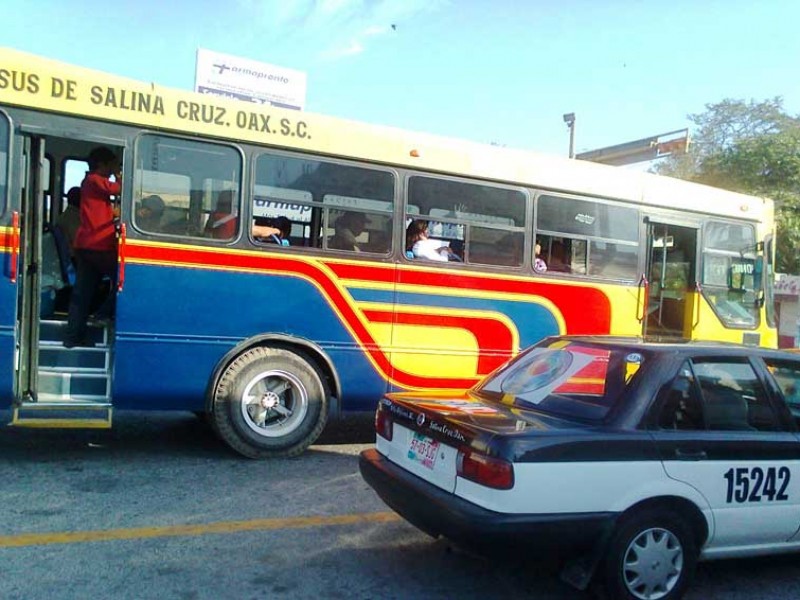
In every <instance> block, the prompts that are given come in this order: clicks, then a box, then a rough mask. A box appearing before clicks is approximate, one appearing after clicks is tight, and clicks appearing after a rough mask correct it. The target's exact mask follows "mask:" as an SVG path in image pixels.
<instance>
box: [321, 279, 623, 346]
mask: <svg viewBox="0 0 800 600" xmlns="http://www.w3.org/2000/svg"><path fill="white" fill-rule="evenodd" d="M329 266H330V268H331V269H332V270H333V271H334V272H335V273H336V274H337V275H338V276H339V277H341V278H343V279H351V280H361V281H374V282H380V283H394V273H393V270H392V269H389V268H386V267H382V268H381V267H376V266H373V265H353V264H331V265H329ZM397 283H398V284H402V285H415V286H420V287H423V288H426V289H433V290H451V289H465V290H480V291H483V292H492V293H501V294H521V295H524V296H540V297H542V298H546V299H547V300H550V302H552V303H553V304H554V305H555V306H557V307H558V310H559V311H561V314H562V315H563V316H564V321H565V322H566V327H567V331H566V333H568V334H571V335H580V334H603V333H610V332H611V303H610V302H609V300H608V296H606V295H605V294H604V293H603V292H602V291H601V290H599V289H597V288H593V287H589V285H588V284H587V285H583V286H579V285H574V286H573V285H565V284H560V283H555V282H547V283H542V282H539V281H519V280H511V279H503V278H502V277H491V276H476V275H468V274H466V273H461V272H459V271H458V270H456V269H451V270H443V269H442V270H436V271H433V270H430V271H428V270H418V269H398V270H397Z"/></svg>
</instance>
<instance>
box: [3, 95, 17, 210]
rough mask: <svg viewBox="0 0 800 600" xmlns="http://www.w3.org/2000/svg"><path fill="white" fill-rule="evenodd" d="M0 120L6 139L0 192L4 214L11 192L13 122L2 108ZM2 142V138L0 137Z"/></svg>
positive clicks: (7, 207)
mask: <svg viewBox="0 0 800 600" xmlns="http://www.w3.org/2000/svg"><path fill="white" fill-rule="evenodd" d="M0 121H2V122H3V123H4V125H5V126H6V127H7V131H6V134H7V139H6V140H5V141H6V143H5V148H3V149H4V150H5V153H6V164H5V182H4V185H3V187H2V189H3V193H0V216H4V215H5V214H6V212H7V211H8V209H9V206H10V204H9V198H10V197H11V196H10V192H11V152H12V148H13V143H14V123H13V122H12V120H11V116H10V115H9V114H8V113H7V112H6V111H4V110H0ZM0 142H2V139H0Z"/></svg>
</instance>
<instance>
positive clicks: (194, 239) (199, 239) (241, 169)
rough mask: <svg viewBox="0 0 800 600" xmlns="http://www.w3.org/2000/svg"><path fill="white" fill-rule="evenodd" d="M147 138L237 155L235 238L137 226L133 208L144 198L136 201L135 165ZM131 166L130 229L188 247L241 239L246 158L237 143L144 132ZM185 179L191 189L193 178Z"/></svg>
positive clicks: (137, 178) (137, 175)
mask: <svg viewBox="0 0 800 600" xmlns="http://www.w3.org/2000/svg"><path fill="white" fill-rule="evenodd" d="M147 137H153V138H162V139H163V138H168V139H171V140H178V141H180V142H188V143H190V144H198V145H207V146H214V147H218V148H228V149H231V150H233V151H234V153H235V154H236V156H237V157H238V159H239V164H238V174H237V175H238V178H237V181H236V189H235V192H236V193H235V200H234V203H233V204H232V206H233V207H236V208H237V209H238V210H237V211H234V212H232V213H231V214H235V215H238V217H239V223H238V227H237V231H236V235H234V236H233V237H232V238H229V239H215V238H212V237H209V236H207V235H204V234H203V233H202V231H201V232H200V233H198V234H197V235H190V234H189V233H188V231H187V232H186V233H182V234H181V233H165V232H157V231H150V230H148V229H143V228H142V227H141V226H140V224H138V223H137V219H136V206H137V204H138V202H141V201H142V200H143V198H136V196H137V194H138V190H136V184H137V182H140V177H141V174H140V171H141V170H140V169H139V168H138V164H139V162H138V159H139V157H140V147H141V146H140V144H141V142H142V140H143V139H144V138H147ZM132 164H133V177H132V179H133V181H132V183H131V186H132V191H131V200H130V214H129V216H128V222H129V223H130V224H131V226H132V227H131V228H132V229H133V230H134V231H135V232H136V233H137V234H138V235H141V236H148V237H156V238H164V239H168V240H170V241H173V242H178V243H184V244H190V245H197V244H203V243H210V244H214V245H232V244H235V243H237V242H238V241H239V240H240V239H241V237H242V217H243V213H242V206H243V200H244V181H245V177H246V174H247V173H246V166H247V157H246V156H245V153H244V151H243V149H242V148H241V147H240V146H238V145H237V144H234V143H230V142H224V141H220V140H216V139H209V138H194V137H188V136H182V135H175V134H173V133H170V132H160V131H151V130H147V131H141V132H139V134H138V135H137V136H136V138H135V139H134V142H133V160H132ZM171 174H173V175H174V174H176V173H171ZM188 177H189V181H190V186H191V184H192V177H191V176H190V175H189V176H188ZM191 190H192V188H191V187H190V188H189V211H190V214H191V207H192V198H191ZM220 191H224V190H220ZM217 194H219V191H218V192H217ZM148 195H149V194H148ZM159 195H160V194H159ZM237 199H238V204H237V203H236V201H237ZM200 209H201V213H202V212H203V210H202V206H201V207H200ZM212 213H213V211H211V212H210V213H208V215H209V216H210V215H211V214H212Z"/></svg>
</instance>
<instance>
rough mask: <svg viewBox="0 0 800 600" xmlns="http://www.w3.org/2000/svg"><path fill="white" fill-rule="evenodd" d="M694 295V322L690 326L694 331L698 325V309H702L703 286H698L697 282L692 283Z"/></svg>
mask: <svg viewBox="0 0 800 600" xmlns="http://www.w3.org/2000/svg"><path fill="white" fill-rule="evenodd" d="M694 295H695V297H696V301H695V321H694V323H693V324H692V329H696V328H697V326H698V325H700V308H702V303H703V299H702V295H703V286H702V285H700V282H699V281H695V282H694Z"/></svg>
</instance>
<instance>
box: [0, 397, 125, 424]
mask: <svg viewBox="0 0 800 600" xmlns="http://www.w3.org/2000/svg"><path fill="white" fill-rule="evenodd" d="M112 413H113V408H112V407H111V406H108V405H107V404H100V403H81V402H75V403H72V404H71V405H70V406H69V408H66V407H65V406H64V405H63V403H62V404H58V405H53V404H49V403H37V404H36V405H26V406H15V407H14V409H13V411H12V416H11V422H10V423H9V424H8V425H9V427H31V428H39V429H111V417H112Z"/></svg>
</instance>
